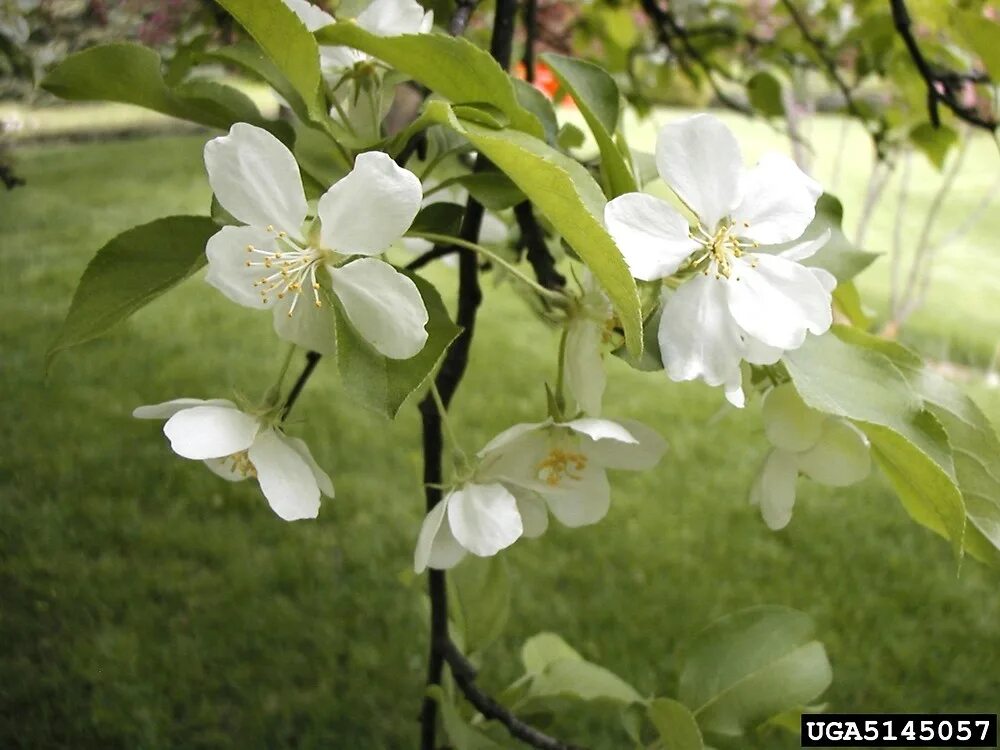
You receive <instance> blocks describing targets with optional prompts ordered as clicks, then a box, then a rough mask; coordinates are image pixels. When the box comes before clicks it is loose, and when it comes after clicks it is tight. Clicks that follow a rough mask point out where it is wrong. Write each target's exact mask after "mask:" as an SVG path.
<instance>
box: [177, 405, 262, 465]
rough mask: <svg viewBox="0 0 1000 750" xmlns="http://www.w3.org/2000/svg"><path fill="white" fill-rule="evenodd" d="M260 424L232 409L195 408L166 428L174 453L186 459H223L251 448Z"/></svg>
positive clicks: (183, 412)
mask: <svg viewBox="0 0 1000 750" xmlns="http://www.w3.org/2000/svg"><path fill="white" fill-rule="evenodd" d="M259 428H260V424H259V423H258V422H257V420H256V419H255V418H254V417H251V416H250V415H249V414H244V413H243V412H241V411H240V410H238V409H234V408H232V407H230V406H195V407H192V408H190V409H184V410H183V411H179V412H177V413H176V414H174V415H173V416H172V417H171V418H170V419H168V420H167V423H166V424H165V425H163V433H164V434H165V435H166V436H167V438H169V440H170V447H171V448H172V449H173V451H174V453H176V454H177V455H178V456H183V457H184V458H200V459H205V458H222V457H223V456H231V455H232V454H234V453H239V452H240V451H244V450H246V449H247V448H249V447H250V444H251V443H252V442H253V441H254V436H256V434H257V430H258V429H259Z"/></svg>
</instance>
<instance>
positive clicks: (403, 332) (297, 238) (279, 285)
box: [205, 123, 428, 359]
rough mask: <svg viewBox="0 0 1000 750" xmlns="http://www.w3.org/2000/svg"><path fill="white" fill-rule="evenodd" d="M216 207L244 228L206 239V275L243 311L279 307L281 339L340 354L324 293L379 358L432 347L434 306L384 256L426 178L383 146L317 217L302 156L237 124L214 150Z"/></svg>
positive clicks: (208, 162) (209, 148)
mask: <svg viewBox="0 0 1000 750" xmlns="http://www.w3.org/2000/svg"><path fill="white" fill-rule="evenodd" d="M205 166H206V168H207V170H208V179H209V182H210V183H211V185H212V190H213V191H214V192H215V196H216V198H217V199H218V201H219V203H220V204H221V205H222V206H223V208H225V209H226V210H227V211H228V212H229V213H230V214H232V215H233V216H234V217H235V218H236V219H238V220H239V221H242V222H243V223H244V224H246V226H239V227H236V226H228V227H224V228H223V229H221V230H220V231H219V232H218V233H217V234H215V235H214V236H213V237H212V238H211V239H210V240H209V241H208V247H207V249H206V252H207V254H208V263H209V270H208V275H207V278H206V280H207V281H208V282H209V283H210V284H212V285H213V286H214V287H216V288H217V289H218V290H219V291H221V292H222V293H223V294H225V295H226V296H227V297H228V298H229V299H231V300H233V301H234V302H237V303H239V304H241V305H244V306H246V307H253V308H272V309H273V311H274V327H275V330H276V331H277V332H278V335H279V336H281V337H282V338H284V339H286V340H288V341H292V342H294V343H296V344H299V345H300V346H303V347H306V348H308V349H313V350H315V351H320V352H331V351H333V350H334V347H335V339H334V331H333V325H332V317H331V316H330V315H328V314H324V313H323V311H322V309H321V308H322V307H323V306H324V299H323V298H324V294H325V293H326V291H327V290H329V292H331V293H332V294H333V295H334V296H336V298H337V299H338V301H339V303H340V306H341V307H342V308H343V310H344V313H345V314H346V315H347V318H348V320H350V322H351V324H352V325H353V326H354V327H355V328H356V329H357V331H358V333H359V334H360V335H361V336H362V337H363V338H364V339H365V340H367V341H368V342H369V343H370V344H371V345H372V346H373V347H374V348H375V349H376V350H377V351H379V352H380V353H381V354H383V355H385V356H386V357H390V358H392V359H408V358H410V357H412V356H414V355H415V354H416V353H417V352H419V351H420V350H421V349H422V348H423V346H424V343H425V342H426V341H427V331H426V329H425V326H426V324H427V320H428V317H427V309H426V307H425V306H424V302H423V299H422V298H421V297H420V293H419V291H418V290H417V287H416V284H414V283H413V281H412V280H411V279H410V278H409V277H407V276H406V275H405V274H402V273H400V272H399V271H397V270H396V269H395V268H393V267H392V266H391V265H389V264H388V263H386V262H384V261H382V260H380V259H379V258H377V257H375V256H377V255H379V254H381V253H382V252H384V251H385V250H386V249H387V248H388V247H389V246H390V245H393V244H394V243H396V242H398V241H399V240H400V238H401V237H402V236H403V234H404V232H406V230H407V229H409V227H410V224H411V223H412V222H413V218H414V217H415V216H416V214H417V211H419V210H420V200H421V189H420V182H419V180H418V179H417V178H416V176H415V175H414V174H413V173H412V172H408V171H407V170H405V169H402V168H401V167H399V166H397V165H396V163H395V162H394V161H393V160H392V159H390V158H389V156H388V155H386V154H384V153H382V152H380V151H372V152H367V153H363V154H360V155H359V156H358V157H357V159H356V160H355V163H354V168H353V169H352V170H351V171H350V172H349V173H348V174H347V175H346V176H345V177H344V178H342V179H341V180H339V181H338V182H336V183H335V184H334V185H333V186H332V187H331V188H330V189H329V190H327V191H326V193H325V194H324V195H323V196H322V197H321V198H320V199H319V204H318V206H317V209H316V214H317V216H316V219H317V220H316V221H315V222H312V223H311V224H309V223H307V222H306V219H307V217H308V215H309V206H308V203H307V201H306V196H305V191H304V190H303V188H302V179H301V176H300V175H299V169H298V165H297V164H296V162H295V157H294V156H292V153H291V152H290V151H289V150H288V149H287V148H286V147H285V146H284V144H282V143H281V142H280V141H279V140H278V139H277V138H275V137H274V136H273V135H271V134H270V133H268V132H267V131H266V130H262V129H261V128H258V127H255V126H253V125H247V124H246V123H237V124H236V125H233V127H232V129H231V130H230V131H229V134H228V135H225V136H222V137H219V138H214V139H213V140H211V141H209V142H208V143H207V144H206V145H205Z"/></svg>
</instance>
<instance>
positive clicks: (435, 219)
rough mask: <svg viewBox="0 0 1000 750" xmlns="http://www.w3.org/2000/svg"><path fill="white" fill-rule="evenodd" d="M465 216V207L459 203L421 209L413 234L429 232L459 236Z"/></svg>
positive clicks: (412, 228)
mask: <svg viewBox="0 0 1000 750" xmlns="http://www.w3.org/2000/svg"><path fill="white" fill-rule="evenodd" d="M464 216H465V206H462V205H459V204H458V203H431V204H430V205H429V206H424V207H423V208H422V209H420V213H418V214H417V216H416V218H415V219H414V220H413V223H412V224H411V225H410V231H411V232H428V233H430V234H448V235H451V236H453V237H454V236H457V235H458V232H459V230H460V229H461V227H462V219H463V217H464Z"/></svg>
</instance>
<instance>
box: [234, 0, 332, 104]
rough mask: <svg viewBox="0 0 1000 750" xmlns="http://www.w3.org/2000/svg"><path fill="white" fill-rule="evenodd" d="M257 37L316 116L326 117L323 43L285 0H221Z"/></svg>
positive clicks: (264, 50)
mask: <svg viewBox="0 0 1000 750" xmlns="http://www.w3.org/2000/svg"><path fill="white" fill-rule="evenodd" d="M218 3H219V5H221V6H222V7H223V8H225V9H226V10H227V11H229V13H230V15H232V17H233V18H235V19H236V22H237V23H238V24H239V25H240V26H242V27H243V28H244V29H245V30H246V32H247V33H248V34H249V35H250V36H251V37H252V38H253V40H254V41H255V42H256V43H257V45H258V46H259V47H260V48H261V50H262V51H263V52H264V54H265V55H267V57H268V58H270V60H271V62H273V63H274V65H275V67H276V68H277V69H278V70H280V71H281V73H282V75H283V76H284V78H285V79H286V80H287V81H288V83H289V85H290V86H291V87H292V89H293V90H294V91H295V93H296V94H297V95H298V97H299V98H300V99H301V100H302V102H303V104H304V105H305V109H306V111H307V112H308V113H309V114H310V115H311V116H312V117H314V118H324V117H326V115H327V113H326V111H325V110H326V108H325V107H324V106H323V105H322V103H321V102H322V97H321V95H320V83H321V81H322V76H321V74H320V68H319V45H317V44H316V38H315V37H314V36H313V35H312V34H311V33H309V30H308V29H306V27H305V24H303V23H302V21H300V20H299V17H298V16H296V15H295V13H294V12H293V11H292V9H291V8H289V7H288V6H287V5H286V4H285V3H284V2H282V0H218Z"/></svg>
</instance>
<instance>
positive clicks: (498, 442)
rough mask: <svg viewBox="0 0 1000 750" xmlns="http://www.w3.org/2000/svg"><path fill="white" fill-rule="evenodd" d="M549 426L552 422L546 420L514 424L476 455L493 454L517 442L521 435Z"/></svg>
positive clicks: (482, 456)
mask: <svg viewBox="0 0 1000 750" xmlns="http://www.w3.org/2000/svg"><path fill="white" fill-rule="evenodd" d="M551 424H552V420H551V419H546V420H545V421H544V422H522V423H521V424H516V425H514V426H513V427H508V428H507V429H506V430H504V431H503V432H501V433H500V434H499V435H497V436H496V437H495V438H493V439H492V440H490V442H488V443H487V444H486V445H485V446H484V447H483V449H482V450H481V451H479V453H478V454H477V455H478V456H479V457H480V458H484V457H485V456H486V454H488V453H494V452H496V451H499V450H501V449H502V448H506V447H508V446H509V445H510V444H511V443H513V442H514V441H516V440H519V439H520V438H521V437H522V436H523V435H527V434H528V433H529V432H535V431H536V430H540V429H542V428H543V427H548V426H549V425H551Z"/></svg>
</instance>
